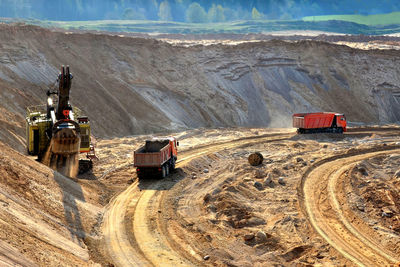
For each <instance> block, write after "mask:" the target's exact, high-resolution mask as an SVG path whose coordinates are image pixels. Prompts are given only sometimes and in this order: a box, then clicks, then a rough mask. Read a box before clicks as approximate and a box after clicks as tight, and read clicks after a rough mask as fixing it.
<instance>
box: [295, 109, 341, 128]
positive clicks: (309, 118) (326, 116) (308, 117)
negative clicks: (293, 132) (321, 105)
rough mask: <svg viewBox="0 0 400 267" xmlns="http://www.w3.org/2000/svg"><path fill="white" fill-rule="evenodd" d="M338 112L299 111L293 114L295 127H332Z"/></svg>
mask: <svg viewBox="0 0 400 267" xmlns="http://www.w3.org/2000/svg"><path fill="white" fill-rule="evenodd" d="M335 115H340V114H336V113H333V112H317V113H297V114H294V115H293V127H295V128H299V129H300V128H301V129H316V128H328V127H331V125H332V122H333V119H334V117H335Z"/></svg>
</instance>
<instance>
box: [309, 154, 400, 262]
mask: <svg viewBox="0 0 400 267" xmlns="http://www.w3.org/2000/svg"><path fill="white" fill-rule="evenodd" d="M396 148H397V150H395V149H396ZM398 148H399V146H391V147H377V148H374V149H368V150H360V151H357V152H353V153H350V154H348V155H341V156H339V157H338V156H336V157H333V158H329V159H325V160H323V161H321V163H320V164H316V165H317V167H315V168H311V169H310V170H311V171H309V172H308V173H307V174H306V175H305V176H304V180H303V182H304V184H303V188H302V197H304V206H305V209H306V211H307V214H308V217H309V220H310V222H311V224H312V226H313V227H314V229H315V230H316V231H317V232H318V233H319V234H320V235H321V236H322V237H323V238H324V239H325V240H326V241H327V242H328V243H329V244H330V245H332V246H333V247H334V248H335V249H336V250H338V251H339V252H340V253H341V254H342V255H344V256H345V257H346V258H348V259H349V260H351V261H352V262H354V263H355V264H357V265H359V266H388V265H390V264H394V263H396V262H399V261H400V257H399V255H394V254H393V253H392V252H390V251H386V250H385V249H383V248H382V246H381V245H380V244H379V240H378V241H377V240H373V239H372V238H371V237H369V236H368V235H366V234H365V232H363V231H361V230H360V229H357V226H356V225H354V224H353V223H352V222H351V221H349V220H348V219H347V218H346V216H345V213H344V212H343V207H342V205H341V204H339V200H338V198H339V192H338V191H340V190H343V186H340V185H341V183H343V179H344V175H345V173H346V172H347V171H348V170H350V169H351V167H352V166H354V165H355V164H356V163H357V162H360V161H362V160H365V159H368V158H371V157H376V156H380V155H385V154H392V153H396V152H397V153H398V152H400V150H399V149H398ZM374 150H375V151H374ZM379 150H380V151H379ZM371 151H374V152H371ZM341 193H342V194H345V192H341ZM342 197H343V196H342Z"/></svg>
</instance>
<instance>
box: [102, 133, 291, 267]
mask: <svg viewBox="0 0 400 267" xmlns="http://www.w3.org/2000/svg"><path fill="white" fill-rule="evenodd" d="M293 135H294V134H292V133H290V134H287V133H286V134H267V135H264V136H255V137H254V136H253V137H249V138H241V139H238V140H233V141H227V142H221V143H217V144H209V145H203V146H199V147H198V148H195V149H191V150H190V151H183V152H181V154H180V160H179V161H178V164H177V167H183V166H184V165H185V164H186V163H187V162H188V161H190V160H192V159H194V158H196V157H200V156H202V155H205V154H210V153H214V152H217V151H220V150H224V149H231V148H234V147H243V146H249V145H251V144H254V143H265V142H273V141H281V140H284V139H288V138H290V137H292V136H293ZM179 175H180V174H175V175H174V176H172V177H171V178H170V179H165V180H162V181H156V182H154V181H147V182H146V181H144V182H141V181H137V182H136V183H134V184H132V185H131V186H130V187H129V188H128V189H127V190H125V191H124V192H123V193H121V194H120V195H118V196H117V197H116V198H115V199H114V200H113V201H112V202H111V203H110V205H109V207H108V212H107V213H106V215H105V220H104V221H105V223H104V228H103V233H104V235H105V239H106V244H107V246H108V253H109V255H110V257H111V258H112V259H113V260H114V263H115V264H117V265H118V266H129V265H130V266H148V265H154V266H170V265H171V263H173V264H174V265H177V266H188V265H197V264H199V262H200V261H201V260H202V257H201V256H200V255H197V254H196V253H195V252H194V250H192V249H190V248H185V249H186V251H188V252H185V250H177V249H176V247H175V246H176V243H174V242H170V240H168V237H167V236H168V234H167V233H165V230H166V229H165V228H166V227H165V225H164V226H162V225H160V223H159V222H157V221H156V220H155V217H154V216H155V215H157V213H161V212H162V211H161V210H160V209H159V205H160V203H161V200H162V198H163V192H165V191H164V190H167V189H168V188H170V187H171V186H172V185H173V184H174V183H175V180H176V179H179V177H178V176H179ZM156 217H157V216H156ZM182 254H183V255H182Z"/></svg>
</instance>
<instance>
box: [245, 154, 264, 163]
mask: <svg viewBox="0 0 400 267" xmlns="http://www.w3.org/2000/svg"><path fill="white" fill-rule="evenodd" d="M248 160H249V163H250V165H251V166H258V165H260V164H261V163H262V162H263V160H264V158H263V156H262V155H261V153H260V152H255V153H252V154H250V156H249V158H248Z"/></svg>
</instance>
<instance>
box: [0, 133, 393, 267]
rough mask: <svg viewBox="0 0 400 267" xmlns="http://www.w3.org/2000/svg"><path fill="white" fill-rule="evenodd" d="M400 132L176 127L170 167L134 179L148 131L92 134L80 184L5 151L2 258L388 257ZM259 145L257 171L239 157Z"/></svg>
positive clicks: (118, 261)
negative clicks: (88, 167)
mask: <svg viewBox="0 0 400 267" xmlns="http://www.w3.org/2000/svg"><path fill="white" fill-rule="evenodd" d="M399 133H400V128H398V127H386V128H385V127H383V128H382V127H380V128H354V129H352V131H351V132H348V133H346V134H345V135H344V136H336V135H331V134H318V135H307V136H299V135H297V134H296V133H294V131H293V130H287V129H246V128H237V129H234V128H233V129H215V130H212V129H209V130H205V129H204V130H200V129H199V130H193V131H185V132H181V133H178V134H176V136H177V137H178V138H179V140H180V155H179V163H178V169H177V171H176V172H175V173H173V174H172V175H170V176H169V177H167V178H166V179H164V180H141V181H138V180H137V177H136V174H135V171H134V168H133V166H132V151H133V150H134V149H135V148H137V147H138V146H140V145H141V144H142V143H143V141H144V140H145V139H146V138H148V136H138V137H131V138H128V137H127V138H120V139H110V140H99V141H98V155H99V161H98V162H97V163H96V164H95V168H94V171H93V173H89V174H85V175H81V176H80V177H78V179H75V180H71V179H70V178H66V177H63V176H61V175H59V174H58V173H54V172H53V171H52V170H50V169H48V168H47V167H45V166H43V165H41V164H39V163H37V162H35V161H34V160H33V159H32V158H29V157H26V156H23V155H20V154H19V153H17V152H15V151H13V150H12V149H11V148H9V147H7V146H6V145H2V149H1V151H2V152H1V158H0V159H1V165H0V173H1V177H2V178H1V188H2V191H1V196H2V198H1V200H0V202H1V209H2V212H1V215H0V224H1V231H0V235H1V239H2V240H3V242H2V243H1V246H0V255H2V256H1V257H0V261H1V262H2V264H7V263H9V262H12V263H18V264H21V265H23V266H32V265H34V264H37V265H39V266H48V265H59V264H62V265H65V266H82V265H87V266H93V265H97V264H100V265H103V266H110V265H112V264H114V265H115V266H129V265H130V266H151V265H154V266H170V265H172V264H173V265H178V266H205V265H206V266H272V265H276V264H278V265H279V264H283V265H296V266H297V265H300V266H301V265H304V266H306V265H315V264H323V265H324V264H326V265H347V266H352V265H356V264H360V265H366V266H378V265H380V266H382V265H385V264H386V265H389V264H393V265H394V264H395V263H396V262H399V261H400V259H399V256H398V255H399V251H400V232H399V214H400V209H399V208H400V207H399V203H398V195H399V193H400V188H399V179H400V178H399V175H400V174H399V173H398V166H399V158H400V150H399V149H400V143H399V142H400V139H399ZM254 151H260V152H261V153H262V154H263V155H264V162H263V164H262V165H261V166H258V167H252V166H250V165H249V164H248V162H247V157H248V155H249V154H250V153H252V152H254ZM319 172H320V173H321V174H318V173H319ZM314 179H315V181H314ZM338 203H339V204H338Z"/></svg>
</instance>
